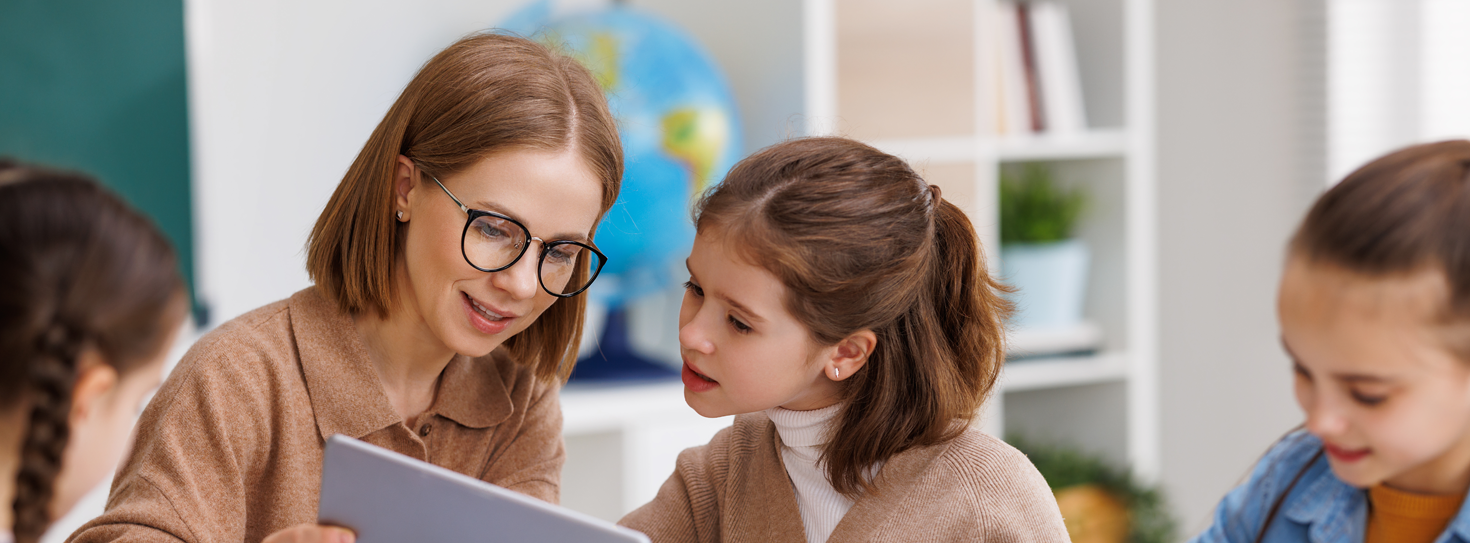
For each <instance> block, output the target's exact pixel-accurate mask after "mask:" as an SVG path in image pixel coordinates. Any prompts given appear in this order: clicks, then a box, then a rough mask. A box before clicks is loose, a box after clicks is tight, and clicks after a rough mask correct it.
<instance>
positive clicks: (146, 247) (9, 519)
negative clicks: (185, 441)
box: [0, 163, 187, 543]
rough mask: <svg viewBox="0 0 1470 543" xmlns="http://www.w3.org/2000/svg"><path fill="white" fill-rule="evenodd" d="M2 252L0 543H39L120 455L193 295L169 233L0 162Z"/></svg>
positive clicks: (111, 199) (65, 179)
mask: <svg viewBox="0 0 1470 543" xmlns="http://www.w3.org/2000/svg"><path fill="white" fill-rule="evenodd" d="M0 262H3V263H4V264H3V265H0V503H3V504H4V506H3V507H0V542H5V541H11V540H12V538H13V541H14V542H15V543H32V542H34V541H37V540H38V539H40V537H41V534H42V533H44V532H45V530H46V527H47V525H48V524H50V522H51V521H52V520H53V519H56V518H57V517H59V516H61V515H62V514H64V513H65V512H66V511H67V510H68V509H71V507H72V506H73V505H74V504H76V502H77V500H79V499H80V498H81V497H82V495H83V494H85V493H86V492H87V491H88V490H90V489H91V488H92V487H93V486H95V485H96V484H97V483H98V481H100V480H102V479H103V478H104V477H105V476H106V475H107V473H108V472H109V471H110V470H111V469H112V468H113V467H114V466H115V465H116V464H117V461H118V458H119V457H120V456H121V455H122V452H123V451H124V450H125V449H126V448H127V441H128V433H129V430H130V428H131V427H132V423H133V417H134V415H136V414H137V413H138V411H139V409H140V408H141V402H142V400H143V398H144V397H145V396H146V395H147V394H148V392H149V391H151V390H152V389H154V388H155V387H157V386H158V383H159V379H160V374H161V373H162V368H163V358H164V357H165V356H166V353H167V351H168V347H169V346H170V345H172V343H173V339H174V336H175V335H176V334H177V331H178V330H179V327H180V325H181V324H182V322H183V319H184V316H185V313H186V307H187V304H186V302H185V295H184V282H183V279H182V277H181V276H180V274H179V270H178V264H177V262H176V260H175V258H174V251H173V248H172V247H171V246H170V245H169V242H168V240H167V239H166V238H164V236H163V234H161V233H160V232H159V231H158V229H157V228H156V227H155V226H154V225H153V224H152V223H151V222H150V221H149V220H148V219H147V218H145V217H144V216H143V215H141V214H139V213H138V212H137V211H135V210H133V209H132V208H130V207H128V206H127V205H126V204H124V203H123V202H122V201H121V200H120V199H118V197H116V196H115V195H113V194H112V193H110V192H108V191H107V190H106V189H104V188H102V187H101V186H99V185H98V184H97V183H96V182H94V181H92V180H90V179H88V178H86V177H83V176H80V175H76V174H67V173H57V172H50V171H45V170H40V169H35V168H29V167H20V166H17V165H14V164H8V163H0ZM12 533H13V535H12Z"/></svg>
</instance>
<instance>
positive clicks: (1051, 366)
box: [1000, 352, 1128, 392]
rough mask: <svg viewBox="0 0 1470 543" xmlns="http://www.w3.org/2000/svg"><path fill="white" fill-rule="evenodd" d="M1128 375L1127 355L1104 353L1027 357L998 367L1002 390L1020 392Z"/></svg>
mask: <svg viewBox="0 0 1470 543" xmlns="http://www.w3.org/2000/svg"><path fill="white" fill-rule="evenodd" d="M1127 377H1128V356H1127V355H1126V354H1125V353H1121V352H1105V353H1099V354H1093V355H1083V356H1058V357H1051V358H1027V359H1023V360H1016V361H1011V362H1006V364H1005V366H1004V367H1003V368H1001V375H1000V387H1001V391H1003V392H1022V391H1027V390H1041V389H1047V388H1060V387H1068V386H1077V385H1091V384H1096V383H1106V382H1110V381H1121V380H1124V379H1126V378H1127Z"/></svg>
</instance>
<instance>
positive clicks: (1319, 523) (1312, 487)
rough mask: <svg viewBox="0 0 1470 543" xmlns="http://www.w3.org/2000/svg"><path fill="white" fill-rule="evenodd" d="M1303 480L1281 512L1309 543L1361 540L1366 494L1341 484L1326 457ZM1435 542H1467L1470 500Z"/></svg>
mask: <svg viewBox="0 0 1470 543" xmlns="http://www.w3.org/2000/svg"><path fill="white" fill-rule="evenodd" d="M1308 469H1310V470H1311V471H1312V472H1314V473H1309V474H1308V476H1307V478H1305V479H1303V480H1302V484H1303V487H1302V489H1301V490H1300V492H1301V494H1300V496H1299V497H1297V498H1295V499H1293V500H1292V501H1291V503H1290V504H1289V505H1287V506H1286V509H1285V510H1284V511H1283V512H1282V514H1283V515H1285V516H1286V518H1288V519H1291V520H1292V521H1294V522H1297V523H1300V524H1305V525H1308V529H1307V539H1308V540H1309V541H1311V543H1339V542H1358V541H1363V539H1364V537H1365V536H1366V534H1365V533H1364V530H1365V529H1366V527H1367V523H1368V493H1367V492H1366V491H1364V490H1361V489H1359V488H1356V487H1354V486H1352V485H1349V484H1347V483H1344V482H1342V480H1341V479H1338V478H1337V476H1336V475H1334V474H1333V473H1332V468H1331V467H1330V466H1329V465H1328V464H1327V458H1326V457H1323V458H1321V459H1318V461H1317V462H1315V463H1314V464H1313V465H1312V466H1311V467H1310V468H1308ZM1435 542H1436V543H1451V542H1461V543H1463V542H1470V498H1467V499H1466V500H1465V503H1464V504H1462V505H1460V512H1459V513H1457V514H1455V518H1454V520H1452V521H1450V525H1449V528H1447V529H1446V530H1445V535H1442V536H1440V538H1439V539H1436V540H1435Z"/></svg>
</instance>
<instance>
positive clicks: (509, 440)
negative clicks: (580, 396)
mask: <svg viewBox="0 0 1470 543" xmlns="http://www.w3.org/2000/svg"><path fill="white" fill-rule="evenodd" d="M621 176H622V155H621V151H620V147H619V142H618V136H617V131H616V127H615V126H614V123H613V120H612V117H611V115H610V114H609V113H608V109H607V103H606V101H605V99H604V97H603V96H602V93H601V91H600V89H599V88H598V87H597V85H596V83H595V82H594V80H593V78H592V76H591V75H590V74H589V73H588V72H587V71H586V70H585V69H583V68H582V67H581V66H579V65H577V64H576V63H575V62H574V61H573V60H571V59H569V58H568V57H565V56H562V55H559V54H556V53H554V52H551V51H549V50H547V49H546V48H544V47H542V46H540V45H538V44H536V43H534V42H530V41H527V40H525V39H521V38H515V37H510V36H503V35H494V34H482V35H475V36H470V37H468V38H465V39H463V40H460V41H459V42H457V43H455V44H454V45H451V46H450V47H449V48H448V49H446V50H444V51H443V52H441V53H439V54H438V55H436V56H435V57H434V58H433V59H431V60H430V61H429V62H428V63H427V64H425V65H424V67H423V68H422V69H421V70H420V71H419V73H418V74H417V75H416V76H415V77H414V79H413V80H412V81H411V82H410V83H409V84H408V87H407V88H406V89H405V90H404V91H403V94H402V95H401V96H399V98H398V100H397V101H396V102H395V103H394V104H393V106H392V108H391V109H389V111H388V114H387V117H386V118H384V119H383V121H382V123H380V124H379V125H378V127H377V129H376V130H374V131H373V134H372V136H371V137H370V138H369V139H368V142H367V144H366V145H365V146H364V147H363V150H362V152H361V153H360V154H359V155H358V157H357V160H356V161H355V162H354V163H353V164H352V167H351V168H350V169H349V170H348V172H347V175H346V176H345V177H344V178H343V180H342V183H341V184H340V185H339V186H338V187H337V190H336V192H335V193H334V194H333V195H332V198H331V200H330V201H329V202H328V203H327V206H326V209H325V210H324V211H323V212H322V215H321V217H320V218H319V219H318V221H317V224H316V226H315V228H313V230H312V233H311V239H310V242H309V246H308V253H307V269H308V271H309V272H310V275H311V277H312V279H313V281H314V282H315V283H316V285H315V286H313V287H311V288H308V289H306V290H303V291H300V292H297V293H296V294H294V295H293V296H291V297H290V298H289V299H286V300H283V301H280V302H277V303H274V304H271V305H267V306H265V307H262V308H260V309H257V310H255V311H253V312H250V313H247V314H245V315H243V316H241V317H239V318H237V319H235V320H232V321H230V322H228V323H225V324H224V325H222V326H220V328H219V329H218V330H215V331H214V332H213V333H211V334H209V335H208V336H206V337H204V338H202V339H201V340H200V341H199V342H198V343H197V344H196V345H195V346H194V348H193V349H191V350H190V352H189V353H188V354H187V355H186V356H185V358H184V360H183V362H181V363H180V365H179V368H178V369H177V370H175V372H174V374H173V375H172V376H171V377H170V378H169V380H168V382H167V383H166V384H165V385H164V387H163V389H162V390H161V391H160V392H159V394H158V397H157V399H156V400H155V401H153V402H152V403H151V404H150V405H149V407H148V409H147V410H146V411H145V412H144V414H143V419H142V420H141V421H140V423H139V424H140V430H139V437H138V443H137V446H136V448H135V449H134V452H133V455H132V457H131V459H130V460H129V461H128V462H127V463H126V464H124V465H123V467H122V468H121V471H120V472H119V473H118V476H117V479H116V482H115V483H114V486H113V489H112V495H111V497H110V498H109V500H108V508H107V511H106V513H104V514H103V515H102V516H101V517H99V518H98V519H96V520H95V521H93V522H91V523H89V524H87V525H86V526H84V527H83V528H82V529H81V530H80V531H79V532H78V534H77V535H76V536H74V539H75V540H77V541H107V540H118V539H123V540H145V539H147V540H151V539H155V538H157V537H159V536H161V535H167V536H171V537H174V538H178V539H182V540H185V541H260V540H262V539H265V540H266V541H308V540H324V541H340V540H350V534H346V533H345V532H344V531H335V530H328V529H322V528H319V527H316V526H314V525H313V521H314V519H315V516H316V508H317V507H316V503H317V494H318V486H319V484H320V479H321V460H322V451H323V446H324V443H325V439H326V438H327V437H328V436H330V435H332V434H337V433H340V434H345V435H348V436H351V437H355V438H358V439H362V440H364V441H367V442H369V443H372V444H375V445H378V446H381V447H384V448H387V449H390V450H394V451H397V452H400V453H403V454H406V455H409V456H412V457H414V458H418V459H420V460H425V461H428V462H432V463H434V464H437V465H440V466H443V467H446V468H449V469H452V470H455V471H457V472H460V473H464V474H466V475H469V476H471V477H476V478H479V479H481V480H484V481H488V482H491V483H494V484H497V485H500V486H504V487H506V488H510V489H512V490H516V491H519V492H522V493H525V494H527V495H530V496H534V497H537V498H541V499H543V500H547V501H551V502H555V501H556V500H557V492H558V484H559V480H560V471H561V465H562V461H563V456H564V455H563V450H562V440H561V411H560V406H559V403H558V397H557V387H558V383H559V380H560V379H561V378H564V377H565V376H566V375H567V374H568V373H569V372H570V371H571V367H572V364H573V363H574V361H575V357H576V348H575V346H576V345H577V344H578V341H579V340H580V336H581V323H582V313H583V309H584V304H585V302H584V300H583V299H582V298H580V297H578V296H576V295H577V294H580V293H581V292H582V291H583V290H584V289H585V288H586V286H587V285H588V284H590V283H591V281H592V280H593V279H595V277H596V273H597V271H598V270H599V269H600V268H601V263H602V261H603V258H602V256H601V254H600V253H598V252H597V251H596V250H595V249H594V248H592V246H591V238H592V235H593V233H594V230H595V227H596V225H597V222H598V221H599V220H600V219H601V217H602V215H603V214H604V213H605V212H606V211H607V209H608V208H609V207H610V206H611V205H612V203H613V201H614V200H615V199H616V198H617V192H618V184H619V180H620V178H621ZM543 313H544V314H543ZM405 514H412V512H405ZM344 537H345V538H349V539H340V538H344Z"/></svg>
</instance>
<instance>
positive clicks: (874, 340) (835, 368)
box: [827, 329, 878, 381]
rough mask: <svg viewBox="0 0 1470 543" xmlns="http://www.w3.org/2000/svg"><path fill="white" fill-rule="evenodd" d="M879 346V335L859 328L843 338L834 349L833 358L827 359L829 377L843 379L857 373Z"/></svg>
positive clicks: (836, 379)
mask: <svg viewBox="0 0 1470 543" xmlns="http://www.w3.org/2000/svg"><path fill="white" fill-rule="evenodd" d="M877 347H878V335H877V334H874V333H873V331H872V330H866V329H865V330H859V331H857V332H854V333H853V334H852V335H850V336H847V337H845V338H843V339H842V341H838V342H837V345H835V346H834V348H833V349H832V358H830V359H828V360H827V377H828V378H830V379H832V380H833V381H842V380H845V379H847V378H848V377H852V376H853V375H856V374H857V372H858V370H860V369H863V365H865V364H867V363H868V357H869V356H871V355H872V354H873V349H875V348H877Z"/></svg>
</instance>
